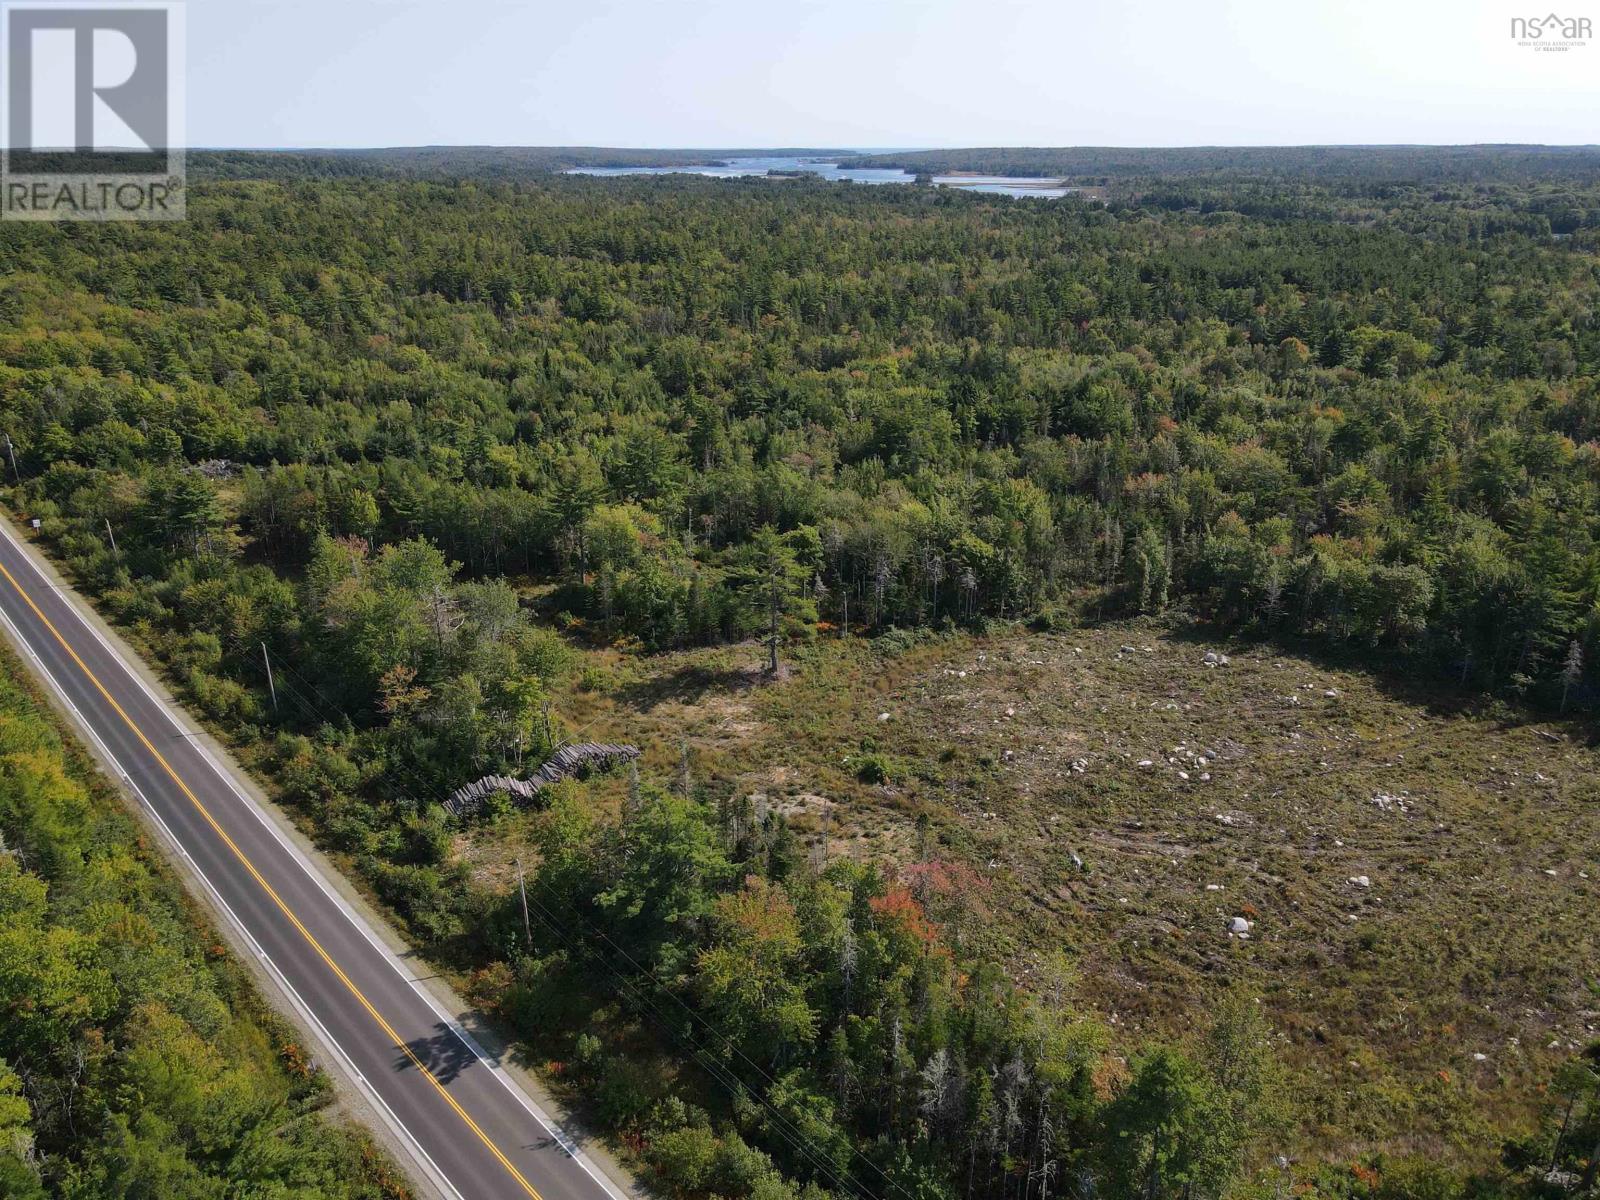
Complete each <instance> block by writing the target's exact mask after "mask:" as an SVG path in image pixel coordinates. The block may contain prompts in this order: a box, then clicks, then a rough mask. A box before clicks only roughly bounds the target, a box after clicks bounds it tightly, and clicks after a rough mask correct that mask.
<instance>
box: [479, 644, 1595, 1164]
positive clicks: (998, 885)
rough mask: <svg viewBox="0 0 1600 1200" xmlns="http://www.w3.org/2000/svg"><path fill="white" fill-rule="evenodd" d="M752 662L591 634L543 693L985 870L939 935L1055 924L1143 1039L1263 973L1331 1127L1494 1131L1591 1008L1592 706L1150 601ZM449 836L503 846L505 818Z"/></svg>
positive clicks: (1105, 1008) (888, 837)
mask: <svg viewBox="0 0 1600 1200" xmlns="http://www.w3.org/2000/svg"><path fill="white" fill-rule="evenodd" d="M1208 654H1210V655H1211V656H1212V660H1211V661H1208V659H1207V656H1208ZM1219 658H1225V660H1226V661H1217V660H1218V659H1219ZM756 659H757V651H756V650H755V649H754V648H752V647H740V648H734V649H731V650H720V651H702V652H693V653H686V654H680V655H666V656H661V657H656V658H634V657H629V656H624V655H616V654H612V653H610V652H592V653H589V654H586V655H585V660H584V662H585V665H584V667H583V668H582V670H581V671H580V675H579V681H578V684H577V685H576V686H575V687H574V688H573V690H572V691H571V693H570V694H568V695H566V696H564V697H563V698H562V700H561V704H560V708H561V710H562V711H563V712H564V713H566V714H568V715H569V717H570V719H571V724H572V725H573V727H574V728H575V729H581V732H582V736H584V737H596V738H605V739H611V740H628V741H633V742H637V743H639V744H640V745H641V746H643V747H644V749H645V770H646V771H647V772H653V773H655V774H657V775H659V776H661V777H670V776H671V775H673V774H674V773H676V772H677V771H678V770H679V769H680V760H681V756H682V746H685V745H686V746H687V747H688V750H689V761H690V769H691V771H692V773H693V774H694V775H695V777H696V778H697V779H701V780H705V781H708V782H715V783H718V784H721V785H726V786H731V787H732V788H733V790H734V791H735V792H737V793H742V794H748V795H754V796H757V797H761V798H764V802H765V803H767V804H770V805H772V806H774V807H777V808H779V809H781V810H783V811H785V812H787V813H789V814H790V818H791V822H792V823H793V825H794V826H795V828H797V829H798V830H800V831H801V832H802V833H803V834H804V835H805V836H806V837H807V838H808V840H810V841H811V842H812V843H813V844H814V845H815V844H817V843H820V842H822V841H824V840H825V841H826V845H827V853H828V854H830V855H834V856H837V855H850V856H856V857H873V858H879V859H881V860H883V861H885V862H887V863H891V864H896V863H905V862H907V861H910V860H911V859H912V858H914V857H916V856H917V855H919V854H922V855H925V856H928V857H943V858H948V859H959V860H962V861H965V862H968V863H970V864H971V865H973V866H975V867H977V868H978V869H979V870H980V872H981V873H982V874H983V875H984V876H985V877H986V878H987V880H988V887H987V888H985V889H981V890H979V891H978V892H975V893H974V894H972V895H971V896H970V897H969V898H968V899H967V901H966V903H965V904H963V905H961V906H960V907H958V908H957V909H955V910H954V911H952V912H950V913H948V914H946V917H947V919H948V920H949V921H950V922H951V923H953V925H954V927H955V929H956V931H957V934H958V936H960V937H962V938H963V939H964V940H966V941H968V942H969V943H973V944H976V945H979V946H981V947H982V948H984V949H987V950H989V951H991V952H993V953H996V954H999V955H1001V956H1002V957H1003V958H1005V959H1006V960H1007V961H1008V962H1010V963H1011V964H1012V966H1013V969H1014V970H1015V971H1017V972H1018V973H1019V974H1021V975H1023V976H1024V977H1025V976H1026V975H1027V974H1028V973H1029V972H1031V971H1032V970H1034V969H1036V968H1037V967H1038V966H1039V965H1040V964H1041V963H1042V962H1043V958H1044V956H1045V954H1047V953H1049V952H1050V951H1053V950H1055V949H1065V950H1067V951H1068V953H1069V955H1070V956H1071V958H1072V959H1073V960H1074V961H1075V962H1076V964H1077V966H1078V969H1079V972H1080V978H1079V984H1078V1000H1079V1002H1080V1003H1082V1004H1084V1005H1087V1006H1090V1007H1092V1008H1093V1009H1094V1010H1096V1011H1097V1012H1099V1013H1100V1015H1101V1016H1102V1017H1103V1018H1104V1019H1105V1020H1107V1021H1108V1022H1109V1023H1110V1024H1111V1025H1112V1027H1113V1028H1114V1029H1116V1030H1118V1031H1119V1032H1121V1033H1123V1034H1125V1035H1127V1037H1128V1039H1129V1042H1130V1044H1131V1043H1132V1042H1133V1041H1134V1040H1136V1037H1137V1035H1140V1034H1147V1033H1150V1032H1155V1033H1158V1034H1170V1035H1180V1034H1181V1033H1183V1032H1184V1030H1185V1029H1186V1028H1187V1027H1188V1026H1189V1024H1190V1022H1191V1021H1192V1020H1193V1018H1194V1016H1195V1015H1196V1014H1197V1013H1198V1012H1199V1011H1201V1010H1203V1008H1204V1007H1205V1005H1206V1004H1207V1003H1208V1001H1209V999H1210V998H1211V997H1213V996H1214V995H1215V994H1216V991H1217V989H1218V988H1220V987H1223V986H1232V985H1238V984H1242V985H1245V986H1248V987H1250V988H1252V989H1255V990H1258V991H1259V992H1260V993H1261V994H1262V996H1263V1001H1264V1003H1266V1004H1267V1005H1268V1006H1269V1008H1270V1011H1271V1013H1272V1016H1273V1019H1274V1020H1275V1022H1276V1023H1277V1025H1278V1027H1279V1028H1280V1029H1281V1030H1282V1033H1283V1036H1284V1041H1285V1045H1284V1056H1285V1058H1286V1060H1287V1061H1288V1062H1289V1063H1290V1064H1291V1065H1292V1066H1293V1067H1294V1068H1296V1076H1297V1078H1298V1079H1299V1081H1300V1083H1301V1085H1302V1091H1303V1095H1302V1097H1301V1100H1302V1104H1301V1108H1302V1112H1303V1115H1304V1118H1305V1121H1306V1125H1307V1133H1308V1134H1309V1135H1310V1137H1311V1140H1312V1142H1313V1143H1315V1144H1318V1145H1320V1146H1322V1147H1323V1148H1324V1149H1325V1150H1337V1151H1344V1150H1346V1149H1348V1150H1351V1151H1354V1150H1356V1149H1360V1148H1363V1147H1371V1146H1383V1147H1385V1148H1388V1149H1393V1150H1399V1149H1404V1148H1412V1149H1415V1148H1423V1149H1426V1148H1428V1147H1429V1146H1432V1145H1437V1144H1439V1143H1440V1142H1441V1140H1448V1141H1450V1142H1452V1143H1454V1144H1455V1147H1456V1149H1457V1150H1458V1151H1464V1152H1466V1153H1468V1154H1473V1153H1478V1154H1489V1153H1492V1152H1493V1149H1494V1147H1495V1145H1496V1144H1497V1141H1498V1136H1490V1131H1491V1127H1495V1128H1498V1129H1499V1130H1501V1131H1502V1135H1503V1130H1504V1129H1505V1128H1506V1127H1507V1125H1508V1124H1509V1125H1512V1126H1515V1125H1516V1124H1518V1123H1520V1120H1521V1119H1523V1118H1526V1117H1527V1116H1529V1115H1531V1113H1532V1112H1533V1111H1534V1108H1535V1106H1536V1104H1537V1099H1538V1087H1539V1085H1540V1084H1541V1083H1542V1082H1543V1081H1544V1080H1547V1079H1548V1077H1549V1073H1550V1070H1551V1068H1552V1066H1553V1064H1554V1063H1555V1062H1556V1061H1557V1060H1558V1059H1559V1058H1560V1057H1563V1056H1565V1055H1566V1054H1567V1053H1568V1052H1569V1050H1570V1048H1572V1047H1574V1046H1576V1045H1581V1044H1583V1043H1584V1042H1586V1041H1588V1040H1591V1039H1592V1038H1593V1037H1594V1034H1595V1030H1596V1027H1597V1025H1600V919H1597V914H1600V787H1597V784H1596V780H1597V778H1600V776H1597V767H1600V755H1597V754H1596V752H1595V751H1594V750H1593V749H1592V748H1591V747H1590V746H1589V745H1588V744H1587V743H1586V741H1585V740H1583V739H1584V737H1585V733H1584V731H1583V730H1582V729H1581V728H1579V727H1577V726H1565V725H1562V724H1558V723H1552V722H1549V721H1535V720H1532V719H1523V718H1520V717H1518V716H1517V715H1516V714H1514V713H1508V712H1507V711H1506V710H1503V709H1501V710H1494V711H1490V710H1487V709H1483V708H1479V707H1477V706H1475V704H1474V703H1472V702H1468V701H1464V700H1455V699H1451V698H1449V697H1448V696H1445V697H1441V695H1440V694H1439V693H1438V691H1437V690H1431V699H1430V698H1429V697H1430V692H1428V691H1422V690H1417V689H1413V688H1412V687H1411V686H1410V685H1409V684H1408V683H1407V682H1406V681H1403V680H1396V679H1392V678H1386V677H1383V676H1381V675H1373V674H1369V673H1366V672H1363V671H1359V670H1352V669H1346V668H1342V667H1336V666H1330V665H1325V664H1321V663H1319V662H1317V661H1315V660H1313V659H1310V658H1307V657H1300V656H1295V655H1292V654H1285V653H1279V652H1278V651H1277V648H1274V647H1270V646H1260V645H1256V646H1241V645H1222V644H1218V643H1213V642H1207V641H1205V640H1204V639H1203V638H1202V637H1200V636H1198V635H1197V631H1196V630H1194V629H1191V628H1188V627H1179V626H1172V625H1164V624H1157V623H1138V624H1122V625H1113V626H1107V627H1102V628H1099V629H1085V630H1075V631H1071V632H1068V633H1051V634H1039V633H1030V632H1023V631H1016V632H1007V633H1003V634H999V635H994V636H989V637H985V638H972V637H966V636H952V637H944V638H937V639H930V640H927V641H923V642H920V643H916V644H910V645H893V644H890V645H885V644H883V643H881V642H880V643H879V644H878V645H877V646H876V647H870V646H867V645H863V644H860V643H855V642H838V641H833V640H824V641H819V642H817V643H815V644H813V645H810V646H807V647H804V648H800V649H799V650H798V651H797V652H796V653H795V655H794V657H793V659H792V662H793V664H794V668H795V669H794V671H793V673H792V674H791V675H789V677H787V678H785V679H784V680H783V681H781V682H778V683H775V684H762V683H759V682H758V677H757V675H756V673H755V672H754V669H753V667H754V664H755V662H756ZM588 786H590V787H591V789H592V790H593V793H594V795H595V797H596V799H597V802H601V803H610V802H614V801H615V800H616V799H617V798H618V797H619V796H620V794H621V791H622V789H623V787H624V784H623V783H622V781H621V780H607V781H601V782H597V783H595V784H591V785H588ZM924 814H925V815H926V817H927V821H926V822H925V825H924V830H923V831H922V832H920V833H919V830H918V817H919V816H921V815H924ZM462 850H463V852H464V853H466V854H467V855H468V856H469V857H470V858H471V859H472V860H473V861H474V862H475V864H476V866H477V868H478V869H479V870H480V871H481V872H482V873H484V874H485V875H486V876H490V877H493V876H496V875H502V873H503V872H505V871H507V869H508V868H509V860H510V858H511V857H512V856H513V855H514V854H516V853H518V852H520V850H521V847H520V839H519V836H518V824H517V822H516V821H515V820H513V821H511V822H509V823H507V824H502V825H500V826H497V827H494V828H492V829H489V830H483V831H480V832H478V833H477V834H475V835H474V837H473V841H472V843H471V844H463V846H462ZM816 852H817V853H820V852H821V851H820V848H819V849H818V850H817V851H816ZM1236 918H1238V919H1242V920H1243V921H1246V922H1248V923H1249V927H1248V936H1246V937H1240V936H1236V935H1234V934H1233V933H1232V932H1231V927H1234V926H1236V925H1237V922H1236V920H1235V919H1236ZM1479 1135H1482V1137H1481V1138H1480V1136H1479Z"/></svg>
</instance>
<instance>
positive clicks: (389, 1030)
mask: <svg viewBox="0 0 1600 1200" xmlns="http://www.w3.org/2000/svg"><path fill="white" fill-rule="evenodd" d="M0 575H4V576H5V577H6V581H7V582H8V583H10V584H11V586H12V587H13V588H15V589H16V592H17V595H19V596H21V597H22V600H23V603H25V604H26V605H27V606H28V607H29V608H31V609H32V610H33V615H34V616H36V617H38V618H39V620H40V621H41V622H42V623H43V624H44V627H45V628H46V629H48V630H49V631H50V634H51V636H52V637H54V638H55V639H56V641H57V642H59V643H60V644H61V648H62V649H63V650H65V651H66V652H67V654H68V655H70V656H71V658H72V661H73V662H75V663H77V664H78V668H79V669H80V670H81V671H82V672H83V673H84V674H85V675H86V676H88V678H89V682H90V683H92V684H94V686H95V688H96V690H97V691H99V693H100V694H101V695H102V696H104V697H105V700H106V703H107V704H109V705H111V707H112V708H113V709H115V710H116V713H117V716H119V717H121V718H122V720H123V723H124V724H126V725H127V727H128V728H129V729H131V730H132V731H133V734H134V736H135V737H137V738H138V739H139V741H140V742H142V743H143V744H144V748H145V749H146V750H148V751H150V754H151V756H152V757H153V758H154V759H155V760H156V762H158V763H160V764H161V769H162V770H164V771H165V772H166V773H167V774H168V775H169V776H171V778H172V782H173V783H175V784H177V785H178V790H179V791H181V792H182V793H183V794H184V795H185V796H187V797H188V799H189V803H191V804H193V805H194V807H195V809H196V810H197V811H198V812H199V813H200V815H201V816H202V817H204V818H205V821H206V824H208V825H210V826H211V828H212V829H213V830H214V831H215V832H216V835H217V836H218V837H219V838H221V839H222V842H223V844H224V845H226V846H227V847H228V849H229V850H231V851H232V852H233V856H234V857H235V858H237V859H238V860H239V863H240V865H242V866H243V867H244V869H245V870H246V871H248V872H250V875H251V877H252V878H253V879H254V880H255V881H256V882H257V883H259V884H260V885H261V889H262V891H264V892H266V893H267V895H268V896H270V897H271V898H272V902H273V903H274V904H276V905H277V906H278V909H279V911H280V912H282V913H283V915H284V916H285V917H287V918H288V919H289V923H290V924H291V925H293V926H294V927H295V928H296V929H297V930H299V931H300V936H301V937H303V938H305V940H306V942H307V943H308V944H309V945H310V946H311V948H312V949H313V950H315V951H316V952H317V954H318V956H319V957H321V959H322V961H323V962H325V963H327V964H328V968H329V969H330V970H331V971H332V972H333V973H334V974H335V975H336V976H338V978H339V982H340V983H342V984H344V986H345V987H346V988H348V989H349V990H350V994H351V995H352V996H354V997H355V998H356V1000H357V1001H358V1002H359V1003H360V1005H361V1007H362V1008H364V1009H366V1010H367V1012H368V1014H369V1015H370V1016H371V1017H372V1019H373V1020H374V1021H376V1022H377V1023H378V1027H379V1028H380V1029H382V1030H383V1032H384V1034H385V1035H386V1036H387V1037H388V1038H389V1039H390V1041H392V1042H393V1043H394V1044H395V1046H396V1047H398V1048H399V1049H400V1051H401V1052H402V1053H403V1054H404V1055H405V1056H406V1057H407V1058H408V1059H410V1060H411V1062H412V1065H413V1066H415V1067H416V1068H417V1070H419V1071H421V1072H422V1074H423V1077H424V1078H426V1079H427V1081H428V1082H429V1083H431V1084H432V1085H433V1087H434V1090H435V1091H437V1092H438V1093H439V1095H441V1096H442V1097H444V1101H445V1103H446V1104H448V1105H449V1106H450V1107H451V1108H453V1109H454V1110H455V1112H456V1115H457V1116H458V1117H460V1118H461V1119H462V1120H463V1121H465V1122H466V1125H467V1128H468V1129H470V1130H472V1132H473V1133H475V1134H477V1136H478V1140H479V1141H481V1142H482V1143H483V1144H484V1145H485V1146H487V1147H488V1149H489V1153H491V1154H493V1155H494V1156H495V1158H497V1159H498V1160H499V1161H500V1165H501V1166H502V1167H504V1168H505V1169H506V1170H507V1171H509V1172H510V1173H511V1177H512V1178H513V1179H515V1180H516V1181H517V1183H518V1184H520V1185H521V1187H522V1190H523V1191H525V1192H527V1193H528V1195H529V1196H531V1197H533V1200H544V1198H543V1197H542V1196H540V1195H539V1193H538V1192H537V1191H536V1190H535V1189H534V1186H533V1185H532V1184H531V1183H529V1182H528V1181H527V1180H526V1179H524V1178H523V1176H522V1172H521V1171H518V1170H517V1168H516V1167H515V1166H514V1165H513V1164H512V1162H511V1160H510V1159H509V1158H507V1157H506V1156H505V1154H504V1153H503V1152H502V1151H501V1150H500V1147H499V1146H497V1145H495V1144H494V1141H493V1140H492V1139H491V1138H490V1137H489V1135H488V1134H486V1133H485V1132H484V1131H483V1130H482V1128H480V1127H479V1125H478V1123H477V1122H476V1121H474V1120H473V1119H472V1117H471V1116H470V1115H469V1114H468V1113H467V1110H466V1109H464V1108H462V1107H461V1105H460V1104H459V1103H457V1101H456V1098H455V1097H454V1096H452V1095H451V1094H450V1093H449V1092H448V1091H447V1090H446V1089H445V1086H444V1084H442V1083H440V1082H439V1079H438V1077H437V1076H435V1075H434V1073H433V1072H432V1071H430V1070H429V1069H428V1066H427V1064H426V1063H424V1062H423V1061H422V1060H421V1059H420V1058H418V1057H417V1055H416V1052H415V1051H413V1050H412V1049H411V1047H410V1046H409V1045H407V1044H406V1042H405V1040H404V1039H402V1038H401V1036H400V1035H399V1034H398V1033H396V1032H395V1031H394V1028H393V1027H392V1026H391V1025H390V1024H389V1022H388V1021H386V1020H384V1018H383V1014H381V1013H380V1012H378V1010H377V1009H376V1008H374V1007H373V1006H372V1002H371V1001H370V1000H368V999H367V998H366V996H364V995H362V993H361V989H360V988H358V987H357V986H356V985H355V983H354V982H353V981H352V980H351V979H350V977H349V976H348V975H346V974H345V973H344V971H343V969H342V968H340V966H339V964H338V963H336V962H334V961H333V957H332V956H331V955H330V954H329V953H328V952H327V951H326V950H324V949H323V948H322V944H321V943H320V942H318V941H317V939H316V938H315V937H313V936H312V935H311V931H310V930H309V929H307V928H306V927H305V926H304V925H302V924H301V923H300V918H299V917H297V916H295V915H294V913H293V912H292V911H291V910H290V908H289V906H288V905H287V904H285V903H284V902H283V898H282V897H280V896H279V895H278V893H277V892H276V891H275V890H273V887H272V885H271V884H270V883H268V882H267V881H266V880H265V879H263V878H262V876H261V872H260V871H258V870H256V867H255V864H254V863H252V862H251V861H250V859H249V858H248V857H247V856H246V855H245V853H244V851H243V850H241V849H239V847H238V845H236V844H235V842H234V840H233V839H232V838H231V837H229V836H228V833H227V831H226V830H224V829H223V828H222V826H221V825H219V824H217V820H216V818H215V817H213V816H212V815H211V813H210V812H209V811H208V810H207V809H206V806H205V805H204V804H202V803H201V802H200V798H199V797H198V796H196V795H195V794H194V793H193V792H192V791H190V790H189V785H188V784H186V783H184V781H183V780H182V778H181V777H179V775H178V773H177V772H176V771H174V770H173V769H172V764H171V763H169V762H167V760H166V758H165V757H164V756H163V755H162V753H161V751H159V750H157V749H156V748H155V746H154V745H153V744H152V743H151V741H150V739H149V738H148V737H146V736H145V733H144V730H142V729H140V728H139V726H138V725H137V724H135V723H134V720H133V718H132V717H130V716H129V715H128V714H127V713H126V712H125V711H124V710H123V707H122V705H120V704H118V703H117V701H116V699H115V698H114V697H113V696H112V695H111V693H110V692H108V691H107V690H106V686H105V684H103V683H101V682H100V680H99V678H98V677H97V676H96V675H95V673H94V672H93V671H91V670H90V669H89V667H88V664H86V663H85V662H84V661H83V659H81V658H79V657H78V652H77V651H76V650H74V649H73V648H72V647H71V646H70V645H68V644H67V639H66V638H64V637H62V636H61V631H60V630H58V629H57V628H56V627H55V625H54V624H52V623H51V621H50V618H49V617H47V616H45V615H44V613H43V612H42V611H40V609H39V606H38V605H37V604H35V603H34V602H33V597H32V596H30V595H28V593H27V592H26V591H25V590H24V589H23V587H22V585H21V584H20V583H18V582H17V580H16V577H15V576H14V575H12V574H11V572H10V571H8V570H6V568H5V565H4V564H3V563H0Z"/></svg>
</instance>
